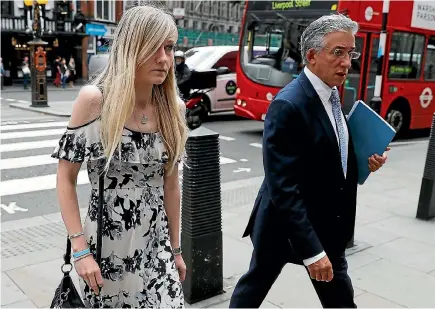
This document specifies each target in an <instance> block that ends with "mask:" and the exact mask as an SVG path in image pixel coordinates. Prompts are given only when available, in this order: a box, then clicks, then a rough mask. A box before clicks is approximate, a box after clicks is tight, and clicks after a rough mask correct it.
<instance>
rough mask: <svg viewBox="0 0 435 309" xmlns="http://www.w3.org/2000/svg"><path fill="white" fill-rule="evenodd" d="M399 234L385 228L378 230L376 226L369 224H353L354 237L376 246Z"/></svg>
mask: <svg viewBox="0 0 435 309" xmlns="http://www.w3.org/2000/svg"><path fill="white" fill-rule="evenodd" d="M399 237H400V236H399V235H396V234H393V233H390V232H389V231H387V230H378V229H377V228H376V226H374V227H373V226H371V225H370V224H365V225H361V224H358V223H357V224H356V225H355V239H358V240H360V241H363V242H365V243H368V244H370V245H371V246H377V245H380V244H383V243H386V242H389V241H392V240H394V239H397V238H399Z"/></svg>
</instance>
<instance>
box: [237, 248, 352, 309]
mask: <svg viewBox="0 0 435 309" xmlns="http://www.w3.org/2000/svg"><path fill="white" fill-rule="evenodd" d="M328 258H329V260H330V261H331V264H332V268H333V272H334V277H333V279H332V280H331V281H330V282H321V281H316V280H313V279H311V282H312V284H313V286H314V289H315V291H316V293H317V296H318V297H319V300H320V302H321V304H322V306H323V307H324V308H356V304H355V303H354V300H353V299H354V290H353V287H352V282H351V280H350V277H349V275H348V274H347V268H348V266H347V261H346V257H345V254H344V252H343V254H338V255H337V256H328ZM287 262H288V259H287V257H286V256H285V255H283V254H275V253H270V254H268V256H258V255H257V254H256V252H255V251H253V253H252V258H251V263H250V265H249V270H248V272H247V273H246V274H244V275H243V276H242V277H241V278H240V280H239V281H238V282H237V285H236V287H235V289H234V292H233V295H232V296H231V301H230V308H259V307H260V306H261V304H262V302H263V300H264V299H265V298H266V296H267V293H268V292H269V290H270V288H271V287H272V285H273V283H274V282H275V280H276V278H278V275H279V274H280V273H281V270H282V268H283V267H284V265H285V264H287ZM306 269H307V268H306ZM307 272H308V269H307ZM308 275H309V274H308ZM294 305H295V306H297V304H294Z"/></svg>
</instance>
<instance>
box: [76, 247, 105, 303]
mask: <svg viewBox="0 0 435 309" xmlns="http://www.w3.org/2000/svg"><path fill="white" fill-rule="evenodd" d="M75 269H76V271H77V274H78V275H79V276H80V277H82V278H83V280H85V281H86V283H87V285H88V286H89V287H90V288H91V289H92V290H93V291H94V293H95V294H96V295H98V294H99V293H100V287H102V286H103V277H102V276H101V271H100V267H99V266H98V264H97V262H96V261H95V260H94V257H93V256H92V255H88V256H87V257H84V258H82V259H80V260H78V261H77V262H75Z"/></svg>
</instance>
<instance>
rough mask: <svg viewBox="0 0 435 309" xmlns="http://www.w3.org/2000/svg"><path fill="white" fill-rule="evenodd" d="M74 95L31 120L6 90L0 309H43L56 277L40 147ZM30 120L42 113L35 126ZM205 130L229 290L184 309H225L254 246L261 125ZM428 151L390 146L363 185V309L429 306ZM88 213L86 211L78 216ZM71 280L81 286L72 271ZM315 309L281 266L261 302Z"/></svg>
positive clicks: (308, 289) (47, 174) (48, 179)
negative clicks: (250, 227) (423, 191)
mask: <svg viewBox="0 0 435 309" xmlns="http://www.w3.org/2000/svg"><path fill="white" fill-rule="evenodd" d="M77 88H78V87H77ZM77 88H76V89H75V90H76V92H77V90H78V89H77ZM76 92H73V91H69V90H67V91H65V90H61V89H55V90H53V91H52V90H50V92H49V97H50V101H49V106H50V107H47V108H38V109H37V110H36V112H37V113H35V110H32V109H29V105H30V102H29V95H30V92H25V91H17V92H9V93H5V94H3V91H2V98H1V103H2V106H1V107H2V124H1V126H0V129H1V144H2V145H1V146H0V152H1V155H2V162H1V163H2V164H1V166H0V169H1V172H2V173H1V181H2V185H1V190H0V197H1V199H2V202H1V203H2V204H1V208H2V209H1V210H2V213H1V214H2V215H1V234H0V237H1V306H2V307H5V308H36V307H38V308H39V307H41V308H42V307H48V306H49V305H50V302H51V299H52V297H53V293H54V290H55V288H56V287H57V285H58V284H59V281H60V279H61V273H60V266H61V265H62V255H63V252H64V246H65V236H66V232H65V228H64V226H63V222H62V219H61V216H60V214H59V213H57V211H58V207H57V205H56V197H55V192H54V189H53V188H54V187H53V186H54V183H55V181H54V176H53V175H54V173H55V170H56V167H55V165H54V164H52V162H45V159H44V158H45V156H46V155H47V153H48V152H47V151H51V150H52V148H51V147H49V148H47V147H48V146H47V145H45V144H48V143H47V142H51V139H53V141H54V140H55V139H57V138H58V137H59V134H61V133H59V132H60V129H61V128H63V127H64V125H65V123H66V121H67V119H66V118H61V117H62V116H63V117H68V116H69V113H70V111H71V107H72V104H73V100H74V97H75V96H76ZM5 97H6V98H5ZM20 101H21V102H20ZM6 102H7V104H4V103H6ZM11 105H14V106H11ZM9 107H15V108H9ZM20 108H21V109H20ZM23 109H26V110H23ZM15 110H16V111H17V112H15ZM5 115H7V116H6V117H7V119H5V118H4V117H5ZM32 115H40V116H39V117H40V118H39V120H37V119H36V118H34V116H32ZM48 115H53V116H48ZM56 116H60V118H59V117H56ZM8 117H9V118H8ZM26 119H31V121H27V120H26ZM9 120H11V121H9ZM35 120H36V122H35ZM204 126H205V127H207V128H209V129H212V130H214V131H216V132H219V134H220V138H221V139H220V142H221V152H222V155H223V156H224V157H222V156H221V177H222V178H221V179H222V184H221V200H222V231H223V282H224V289H225V293H223V294H221V295H217V296H215V297H211V298H209V299H206V300H204V301H202V302H198V303H195V304H186V306H187V307H195V308H224V307H228V304H229V299H230V297H231V293H232V291H233V288H234V285H235V284H236V282H237V280H238V279H239V278H240V276H241V275H242V274H243V273H244V272H245V271H246V270H247V269H248V265H249V260H250V256H251V253H252V245H251V243H250V240H249V239H246V238H244V239H243V238H241V235H242V232H243V229H244V227H245V225H246V223H247V220H248V218H249V214H250V212H251V209H252V205H253V202H254V199H255V197H256V194H257V191H258V188H259V186H260V184H261V182H262V179H263V178H262V175H263V172H262V164H261V137H262V125H261V124H259V123H258V122H255V121H243V120H240V119H237V118H236V117H234V116H232V115H222V116H221V115H217V116H214V118H213V121H210V122H207V123H206V124H205V125H204ZM50 145H51V144H50ZM427 149H428V140H427V138H426V137H424V138H423V139H412V140H402V141H398V142H394V143H392V149H391V151H390V152H389V159H388V162H387V164H386V165H385V166H384V167H383V168H382V169H381V170H380V171H378V172H377V173H375V174H373V175H371V176H370V178H369V179H368V181H367V182H366V184H364V185H363V186H360V187H359V195H358V208H357V221H356V231H355V246H354V247H353V248H350V249H349V250H348V252H347V255H348V262H349V273H350V276H351V278H352V282H353V286H354V289H355V302H356V304H357V305H358V306H359V307H370V308H379V307H383V308H385V307H435V294H434V293H433V287H435V237H433V236H434V235H435V220H429V221H422V220H419V219H416V218H415V214H416V211H417V205H418V200H419V194H420V186H421V181H422V175H423V170H424V165H425V160H426V154H427ZM12 191H13V192H12ZM78 194H79V203H80V205H86V204H87V200H88V194H89V186H88V185H81V186H80V188H79V189H78ZM20 208H21V209H20ZM85 212H86V209H85V208H82V209H81V213H82V218H84V214H85ZM73 277H74V278H75V279H74V280H75V282H76V283H77V275H76V274H75V273H74V272H73ZM320 306H321V305H320V302H319V301H318V298H317V295H316V294H315V292H314V289H313V287H312V285H311V283H310V280H309V279H308V276H307V274H306V272H305V270H304V269H303V268H302V267H300V266H295V265H291V264H288V265H286V267H285V268H284V269H283V271H282V273H281V275H280V277H279V278H278V279H277V281H276V283H275V285H274V286H273V287H272V289H271V290H270V292H269V294H268V295H267V297H266V300H265V301H264V303H263V305H262V307H268V308H275V307H282V308H286V307H320Z"/></svg>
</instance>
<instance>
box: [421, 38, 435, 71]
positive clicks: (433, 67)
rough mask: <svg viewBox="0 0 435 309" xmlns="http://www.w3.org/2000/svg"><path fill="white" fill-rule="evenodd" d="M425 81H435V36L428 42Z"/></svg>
mask: <svg viewBox="0 0 435 309" xmlns="http://www.w3.org/2000/svg"><path fill="white" fill-rule="evenodd" d="M424 79H425V80H435V36H431V37H429V41H428V42H427V46H426V60H425V63H424Z"/></svg>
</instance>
